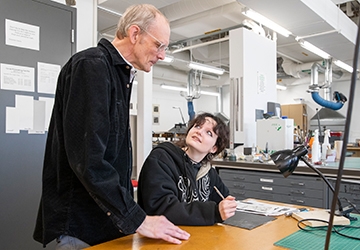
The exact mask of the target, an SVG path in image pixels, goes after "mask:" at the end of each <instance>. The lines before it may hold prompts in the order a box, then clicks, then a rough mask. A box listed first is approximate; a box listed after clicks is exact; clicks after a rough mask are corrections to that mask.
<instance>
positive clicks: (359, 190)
mask: <svg viewBox="0 0 360 250" xmlns="http://www.w3.org/2000/svg"><path fill="white" fill-rule="evenodd" d="M329 181H330V183H331V185H332V186H333V187H334V188H335V184H336V180H329ZM329 196H330V202H331V201H332V197H333V194H332V192H331V193H329ZM338 197H339V198H340V201H341V204H342V206H343V207H345V206H348V205H350V204H349V202H348V201H350V202H351V203H353V204H354V205H355V206H356V208H357V209H358V210H359V209H360V181H359V180H350V179H342V180H341V184H340V190H339V195H338ZM329 206H331V204H329ZM353 212H354V213H356V211H353Z"/></svg>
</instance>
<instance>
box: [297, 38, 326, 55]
mask: <svg viewBox="0 0 360 250" xmlns="http://www.w3.org/2000/svg"><path fill="white" fill-rule="evenodd" d="M298 42H299V44H300V46H301V47H303V48H304V49H306V50H308V51H311V52H312V53H314V54H316V55H318V56H320V57H322V58H324V59H330V57H331V56H330V55H329V54H328V53H326V52H325V51H323V50H321V49H319V48H318V47H316V46H314V45H312V44H311V43H309V42H307V41H304V40H302V39H300V40H299V41H298Z"/></svg>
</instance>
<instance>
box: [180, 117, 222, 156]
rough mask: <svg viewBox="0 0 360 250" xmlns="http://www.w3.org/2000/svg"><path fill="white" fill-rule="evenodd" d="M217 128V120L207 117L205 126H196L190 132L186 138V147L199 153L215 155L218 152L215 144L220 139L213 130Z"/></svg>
mask: <svg viewBox="0 0 360 250" xmlns="http://www.w3.org/2000/svg"><path fill="white" fill-rule="evenodd" d="M215 126H216V122H215V120H214V119H212V118H210V117H206V118H205V122H204V124H202V125H195V126H193V127H192V128H191V129H190V130H189V132H188V134H187V136H186V145H187V146H188V147H189V148H190V149H193V150H196V151H198V152H199V153H204V154H208V153H215V152H216V150H217V147H216V146H215V143H216V140H217V138H218V136H217V134H215V132H214V130H213V128H214V127H215Z"/></svg>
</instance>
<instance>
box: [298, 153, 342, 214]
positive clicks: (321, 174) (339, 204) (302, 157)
mask: <svg viewBox="0 0 360 250" xmlns="http://www.w3.org/2000/svg"><path fill="white" fill-rule="evenodd" d="M300 159H301V160H302V161H303V162H305V164H306V165H307V166H308V167H309V168H311V169H312V170H313V171H315V172H316V173H317V174H318V175H319V176H320V177H321V179H323V181H325V183H326V184H327V185H328V187H329V188H330V189H331V191H332V192H333V194H334V193H335V189H334V187H333V186H332V185H331V183H330V182H329V180H328V179H326V177H325V176H324V175H323V173H321V172H320V171H319V170H318V169H317V168H315V167H314V166H313V165H312V164H310V163H309V162H308V161H307V160H306V159H305V157H304V156H301V157H300ZM338 206H339V211H340V212H342V211H343V207H342V205H341V202H340V199H339V198H338Z"/></svg>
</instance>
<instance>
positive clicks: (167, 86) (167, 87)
mask: <svg viewBox="0 0 360 250" xmlns="http://www.w3.org/2000/svg"><path fill="white" fill-rule="evenodd" d="M160 87H161V88H163V89H169V90H175V91H187V88H183V87H176V86H169V85H165V84H160Z"/></svg>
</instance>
